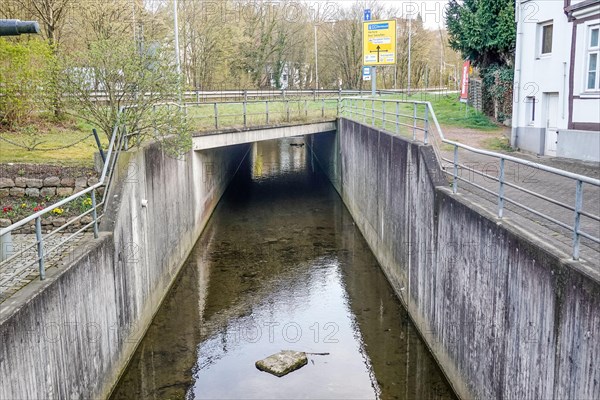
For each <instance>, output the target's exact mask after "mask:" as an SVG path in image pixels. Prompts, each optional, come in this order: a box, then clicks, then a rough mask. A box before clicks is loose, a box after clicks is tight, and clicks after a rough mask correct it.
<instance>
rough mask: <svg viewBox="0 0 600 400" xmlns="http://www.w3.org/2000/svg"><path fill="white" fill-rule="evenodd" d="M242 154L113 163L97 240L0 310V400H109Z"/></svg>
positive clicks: (158, 154)
mask: <svg viewBox="0 0 600 400" xmlns="http://www.w3.org/2000/svg"><path fill="white" fill-rule="evenodd" d="M247 150H248V146H234V147H229V148H223V149H215V150H207V151H204V152H190V153H189V154H187V157H186V160H185V161H180V160H175V159H172V158H169V157H168V156H166V155H165V154H164V153H163V152H162V151H161V149H160V148H159V147H158V146H156V145H151V146H148V147H146V148H144V149H142V150H139V151H136V152H128V153H123V154H122V155H121V157H120V159H119V166H118V170H117V172H116V181H115V182H116V184H115V185H114V186H113V189H114V190H111V193H110V197H109V198H110V199H112V201H111V204H110V205H109V207H108V212H107V215H110V216H112V217H113V218H112V219H106V220H104V221H103V232H102V233H101V237H100V238H99V239H97V240H94V241H92V242H89V243H88V244H87V246H80V247H78V248H77V249H76V250H75V251H74V252H72V253H71V254H69V255H67V257H66V259H65V263H64V265H63V267H61V268H58V269H57V268H54V269H50V270H48V274H47V280H45V281H43V282H42V281H35V282H33V283H31V284H29V285H27V286H26V287H25V288H24V289H22V290H21V291H19V292H17V294H16V295H14V296H13V297H11V298H10V299H9V300H7V301H5V302H4V303H2V309H0V337H1V338H2V347H0V382H1V384H0V399H15V398H19V399H24V398H29V399H41V398H44V399H50V398H59V399H65V398H104V397H106V396H107V395H108V394H109V393H110V391H111V389H112V387H113V385H114V384H115V383H116V381H117V379H118V377H119V374H120V373H121V372H122V370H123V369H124V367H125V366H126V364H127V362H128V360H129V358H130V357H131V355H132V354H133V352H134V350H135V347H136V345H137V343H138V342H139V340H141V338H142V336H143V334H144V332H145V330H146V328H147V327H148V325H149V324H150V322H151V320H152V317H153V315H154V313H155V312H156V310H157V309H158V306H159V305H160V302H161V300H162V298H163V297H164V295H165V294H166V293H167V291H168V288H169V286H170V284H171V283H172V281H173V279H174V278H175V276H176V274H177V273H178V271H179V268H180V266H181V265H182V263H183V261H184V260H185V258H186V257H187V254H188V252H189V251H190V250H191V249H192V246H193V244H194V243H195V241H196V239H197V238H198V236H199V234H200V233H201V231H202V229H203V227H204V226H205V224H206V222H207V220H208V218H209V217H210V215H211V213H212V211H213V209H214V207H215V206H216V204H217V202H218V201H219V199H220V197H221V195H222V193H223V191H224V190H225V188H226V186H227V184H228V182H229V180H230V178H231V177H232V175H233V173H234V172H235V171H236V168H237V166H238V165H239V164H240V162H241V160H242V158H243V157H244V155H245V154H246V153H247ZM143 200H146V201H147V206H143V203H146V202H145V201H143Z"/></svg>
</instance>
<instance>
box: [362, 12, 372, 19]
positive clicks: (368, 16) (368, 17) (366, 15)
mask: <svg viewBox="0 0 600 400" xmlns="http://www.w3.org/2000/svg"><path fill="white" fill-rule="evenodd" d="M363 20H364V21H370V20H371V10H369V9H367V10H365V16H364V19H363Z"/></svg>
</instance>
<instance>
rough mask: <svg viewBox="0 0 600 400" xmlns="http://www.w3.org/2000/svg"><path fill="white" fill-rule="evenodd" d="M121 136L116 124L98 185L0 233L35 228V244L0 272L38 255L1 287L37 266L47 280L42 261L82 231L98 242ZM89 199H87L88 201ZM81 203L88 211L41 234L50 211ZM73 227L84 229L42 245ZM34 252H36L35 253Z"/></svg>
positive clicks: (5, 262)
mask: <svg viewBox="0 0 600 400" xmlns="http://www.w3.org/2000/svg"><path fill="white" fill-rule="evenodd" d="M124 109H125V108H121V110H120V111H119V115H121V114H122V113H123V111H124ZM123 137H124V136H123V135H120V124H119V123H117V124H116V125H115V127H114V129H113V132H112V135H111V139H110V142H109V145H108V153H107V154H106V159H105V162H104V167H103V169H102V173H101V175H100V179H99V181H98V183H96V184H94V185H92V186H90V187H88V188H86V189H84V190H82V191H79V192H77V193H75V194H72V195H71V196H69V197H67V198H65V199H63V200H60V201H58V202H57V203H54V204H52V205H50V206H48V207H46V208H44V209H43V210H40V211H38V212H36V213H34V214H32V215H30V216H28V217H27V218H24V219H22V220H20V221H18V222H15V223H14V224H12V225H10V226H8V227H7V228H4V229H0V237H3V236H5V235H10V234H11V233H12V232H14V231H15V230H17V229H19V228H22V227H25V226H27V225H29V224H31V223H33V224H34V225H35V242H34V243H33V244H31V245H28V246H25V247H23V248H22V249H20V250H19V251H16V252H14V254H12V255H10V256H9V257H8V258H6V259H5V260H3V261H2V262H0V270H1V269H2V268H3V267H5V266H7V265H9V264H10V263H12V262H14V261H15V259H17V258H18V257H21V256H25V255H26V254H27V253H28V252H31V251H33V252H37V256H35V257H34V258H33V259H32V260H30V261H26V262H24V263H19V264H18V266H17V267H16V268H15V269H14V270H13V271H12V273H11V274H4V275H5V276H4V277H2V278H0V286H3V285H5V284H6V283H7V282H9V281H11V280H12V279H13V278H14V277H16V276H20V275H21V274H22V273H23V272H25V271H26V270H27V269H28V268H29V267H31V266H33V265H35V264H36V263H37V264H38V271H39V277H40V279H41V280H44V279H45V277H46V265H45V261H46V260H47V258H48V256H49V255H50V254H52V253H55V252H57V251H58V250H59V249H60V248H62V247H63V246H65V245H66V244H67V243H69V242H70V241H71V240H73V239H74V238H75V237H76V236H77V235H79V234H81V233H83V232H84V231H86V230H88V229H89V228H92V230H93V233H94V238H98V224H99V222H100V220H101V219H102V218H103V217H104V215H105V214H104V206H105V204H106V200H107V195H108V191H109V185H108V184H109V182H110V181H111V178H112V174H113V171H114V167H115V164H116V161H117V157H118V154H119V150H120V149H121V148H122V145H123ZM100 188H103V190H104V193H103V194H102V199H101V200H100V201H98V199H97V197H96V191H97V190H98V189H100ZM88 196H89V197H88ZM84 199H91V204H90V208H89V209H88V210H86V211H84V212H82V213H80V214H78V215H76V216H74V217H71V218H69V219H68V220H67V222H66V223H64V224H62V225H60V226H58V227H56V228H55V229H53V230H51V231H50V232H47V233H46V234H44V233H43V230H42V218H43V217H44V216H49V215H51V214H52V212H53V210H56V209H60V208H61V207H63V206H65V205H67V204H72V203H73V202H76V201H82V200H84ZM86 216H89V217H90V218H91V221H90V222H87V223H85V222H84V221H83V218H84V217H86ZM76 223H80V224H83V226H82V227H81V228H79V229H77V230H76V231H75V232H72V233H71V234H70V235H69V236H67V237H66V238H64V239H62V240H59V242H58V243H57V244H55V245H54V246H53V247H51V248H46V246H45V244H46V243H48V241H49V239H50V238H51V237H53V236H55V235H57V234H59V233H61V232H64V231H65V230H66V229H67V228H68V227H69V226H72V225H75V224H76ZM34 249H35V250H34Z"/></svg>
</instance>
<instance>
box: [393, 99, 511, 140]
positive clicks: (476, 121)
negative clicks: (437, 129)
mask: <svg viewBox="0 0 600 400" xmlns="http://www.w3.org/2000/svg"><path fill="white" fill-rule="evenodd" d="M457 96H458V95H457V94H448V95H440V94H430V93H419V94H416V95H414V96H413V97H411V98H409V99H410V100H415V101H429V102H430V103H431V105H432V107H433V111H434V112H435V116H436V117H437V120H438V122H439V123H440V125H441V126H442V127H443V126H453V127H461V128H470V129H476V130H479V131H490V132H493V131H498V130H500V129H501V126H500V125H498V124H497V123H495V122H494V121H492V120H491V119H490V118H489V117H488V116H487V115H485V114H483V113H481V112H479V111H477V110H475V109H474V108H473V107H471V106H467V110H466V111H465V104H464V103H461V102H459V101H458V99H457ZM384 98H390V99H392V98H400V96H387V95H386V96H384Z"/></svg>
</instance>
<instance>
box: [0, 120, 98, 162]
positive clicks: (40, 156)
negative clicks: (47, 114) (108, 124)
mask: <svg viewBox="0 0 600 400" xmlns="http://www.w3.org/2000/svg"><path fill="white" fill-rule="evenodd" d="M91 133H92V126H91V125H89V124H88V123H86V122H84V121H82V120H75V119H73V120H70V121H66V122H61V123H51V122H48V121H45V120H39V121H36V123H32V124H31V125H29V126H28V127H24V128H20V129H19V130H18V131H6V130H1V129H0V138H5V139H7V140H10V141H11V142H15V143H17V145H14V144H11V143H8V142H6V141H4V140H2V139H0V163H35V164H52V165H62V166H85V167H88V166H92V165H93V154H94V152H96V151H98V148H97V146H96V142H95V140H94V137H93V136H90V137H87V136H88V135H90V134H91ZM99 135H100V139H101V141H102V142H103V144H108V139H106V137H105V135H104V134H103V133H101V132H99ZM86 137H87V138H86ZM84 138H85V139H84ZM81 139H84V140H83V141H82V142H81V143H78V144H76V145H74V146H69V145H70V144H72V143H75V142H78V141H80V140H81ZM24 147H29V148H32V147H34V149H33V150H30V149H27V148H24ZM60 147H65V148H61V149H57V148H60Z"/></svg>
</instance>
